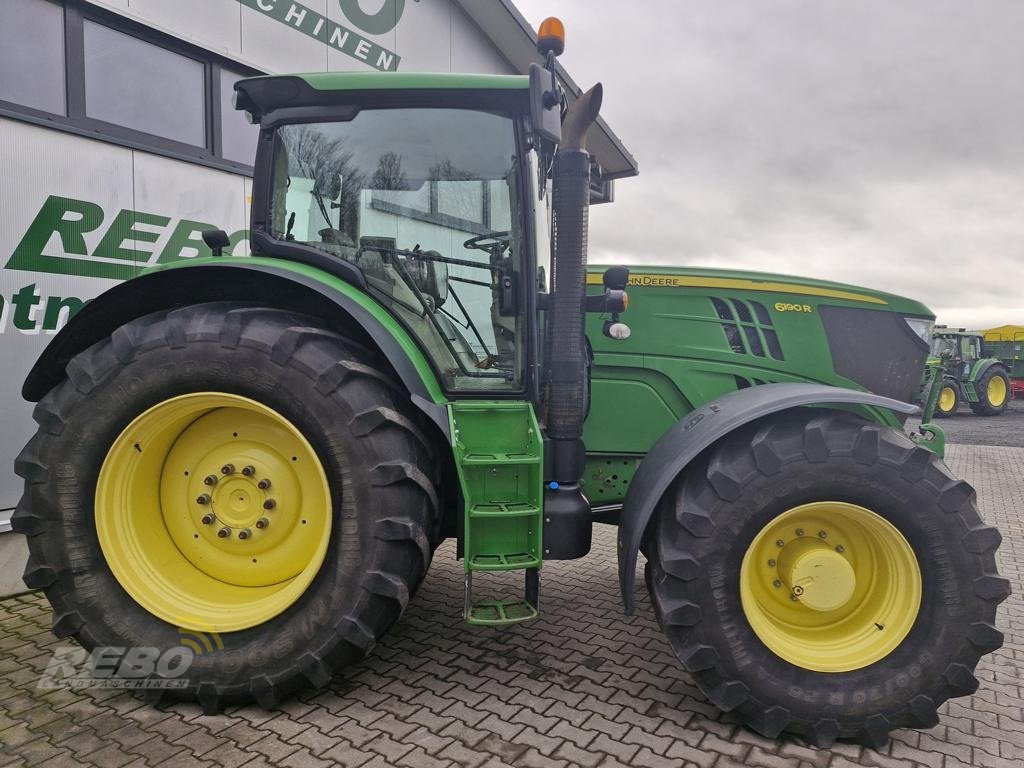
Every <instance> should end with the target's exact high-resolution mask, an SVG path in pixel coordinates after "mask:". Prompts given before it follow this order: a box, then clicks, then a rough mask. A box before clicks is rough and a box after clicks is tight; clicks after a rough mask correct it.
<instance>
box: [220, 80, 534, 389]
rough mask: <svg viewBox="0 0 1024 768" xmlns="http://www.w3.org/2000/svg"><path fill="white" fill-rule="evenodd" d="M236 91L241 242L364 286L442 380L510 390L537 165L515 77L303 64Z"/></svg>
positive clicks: (523, 347)
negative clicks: (256, 141) (243, 138)
mask: <svg viewBox="0 0 1024 768" xmlns="http://www.w3.org/2000/svg"><path fill="white" fill-rule="evenodd" d="M398 80H400V81H401V82H397V81H398ZM378 81H379V82H378ZM286 86H287V87H286ZM385 86H386V87H387V89H385ZM371 89H372V90H371ZM237 93H238V99H237V100H238V102H239V104H240V105H242V106H245V107H246V108H247V109H248V110H250V114H252V115H253V117H254V119H259V120H261V123H262V127H263V134H262V139H261V141H260V149H259V153H258V158H257V165H258V166H259V169H260V171H265V172H263V173H260V172H258V173H257V174H256V183H255V186H254V191H253V211H252V225H253V230H254V245H255V246H256V252H257V253H263V254H266V255H269V256H278V257H280V256H285V257H287V258H290V259H293V260H298V261H306V262H307V263H310V264H312V265H316V266H327V267H329V268H330V270H331V271H333V272H335V273H336V274H338V275H339V276H341V277H342V278H343V279H345V280H346V281H348V282H351V283H354V284H355V285H358V286H359V287H361V288H363V289H365V291H366V292H367V294H369V295H370V296H371V297H372V298H373V299H374V300H375V301H377V302H378V303H379V304H380V305H381V306H383V307H384V308H385V309H387V311H388V312H390V313H391V314H392V315H393V317H394V319H396V320H397V321H398V322H399V323H401V324H402V325H403V326H404V327H405V328H406V329H407V330H408V331H409V332H410V334H411V335H412V336H413V337H414V338H415V340H416V341H417V343H418V344H419V345H420V346H421V348H422V349H423V350H424V351H425V352H426V354H427V357H428V359H429V361H430V364H431V366H432V367H433V369H434V372H435V374H436V375H437V377H438V379H439V381H440V382H441V383H442V386H443V387H444V389H445V390H446V391H448V392H451V393H470V392H476V393H491V394H493V395H495V396H498V397H501V396H508V395H513V394H516V395H520V396H521V395H522V393H523V392H524V390H526V389H527V387H528V386H529V385H530V384H532V383H533V382H531V380H530V379H529V378H528V370H529V366H528V362H529V361H530V360H532V359H535V356H536V348H535V346H534V345H533V344H532V343H531V342H532V336H531V332H530V328H529V323H528V320H527V318H529V317H532V316H533V315H534V314H535V313H534V311H533V309H534V307H533V303H534V297H533V296H532V295H531V294H532V293H533V292H532V291H531V290H525V288H526V287H530V288H532V287H533V283H534V280H533V275H534V274H535V272H536V262H537V245H538V244H537V243H536V242H535V236H534V233H533V231H532V230H533V216H534V212H533V210H532V207H533V202H534V201H535V200H537V184H538V179H537V173H536V171H535V169H537V168H539V167H540V164H541V162H540V159H539V144H540V142H539V140H538V139H537V138H536V137H535V136H534V135H533V134H532V133H531V130H530V124H529V120H528V114H529V93H530V90H529V79H528V78H526V77H514V76H512V77H500V76H473V75H403V76H401V77H400V78H396V76H394V75H391V74H382V75H360V76H358V77H353V76H352V75H345V74H339V75H332V74H314V75H305V76H296V77H293V78H286V79H284V80H282V78H256V79H253V80H247V81H243V82H241V83H240V84H239V85H238V91H237ZM531 168H533V169H534V172H533V173H531V171H530V169H531ZM542 247H543V248H545V249H546V248H547V243H546V242H545V243H544V244H543V246H542ZM533 389H534V390H535V389H536V387H535V385H534V386H533Z"/></svg>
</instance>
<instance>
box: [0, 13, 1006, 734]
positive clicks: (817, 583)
mask: <svg viewBox="0 0 1024 768" xmlns="http://www.w3.org/2000/svg"><path fill="white" fill-rule="evenodd" d="M555 26H556V25H552V24H548V25H547V26H546V27H545V29H549V30H550V29H552V28H554V27H555ZM561 46H562V43H561V40H560V38H559V37H558V35H556V34H544V35H542V36H541V38H540V50H541V52H542V53H543V54H544V55H545V56H546V57H547V61H548V66H547V67H542V66H539V65H534V66H532V67H531V69H530V73H529V76H487V75H427V74H397V73H372V74H336V73H321V74H307V75H295V76H273V77H257V78H252V79H248V80H243V81H241V82H240V83H238V84H237V85H236V87H235V90H236V94H237V95H236V100H237V106H238V107H239V108H240V109H243V110H245V111H247V112H248V113H249V115H250V116H251V118H252V120H253V121H254V122H257V123H258V124H259V125H260V128H261V133H260V138H259V150H258V156H257V160H256V171H255V179H254V184H253V192H252V211H251V250H252V254H253V255H252V256H251V257H245V258H233V257H224V256H218V255H215V256H213V257H212V258H205V259H196V260H193V261H191V262H188V263H179V264H174V265H168V266H165V267H162V268H156V269H153V270H151V271H150V272H148V273H147V274H144V275H142V276H140V277H138V278H136V279H133V280H130V281H128V282H127V283H123V284H121V285H119V286H117V287H114V288H112V289H111V290H110V291H108V292H107V293H105V294H104V295H102V296H100V297H99V298H97V299H95V300H94V301H92V302H91V303H89V304H88V305H87V306H86V307H85V309H83V310H82V311H81V312H80V313H79V314H78V315H77V316H76V317H75V318H74V320H73V321H72V322H70V323H69V324H68V325H67V327H66V328H65V329H64V330H63V331H62V332H61V333H60V334H59V335H57V336H56V338H55V339H54V340H53V341H52V342H51V344H50V345H49V346H48V348H47V349H46V351H45V353H44V354H43V356H42V357H41V359H40V360H39V361H38V362H37V364H36V365H35V367H34V368H33V370H32V371H31V373H30V375H29V377H28V379H27V381H26V382H25V385H24V395H25V397H26V398H27V399H28V400H30V401H34V402H36V403H37V405H36V408H35V419H36V421H37V422H38V425H39V428H38V432H37V434H36V435H35V436H34V437H33V438H32V439H31V441H30V442H29V443H28V445H27V446H26V447H25V449H24V451H23V452H22V453H21V455H20V457H19V458H18V461H17V470H18V472H19V473H20V474H21V476H22V477H24V478H25V493H24V497H23V498H22V500H21V502H20V504H19V506H18V509H17V513H16V516H15V518H14V524H15V526H16V530H18V531H20V532H22V533H24V534H26V535H27V536H28V542H29V548H30V552H31V557H30V561H29V564H28V566H27V570H26V572H25V581H26V583H27V584H28V585H29V586H30V587H33V588H39V589H43V590H45V592H46V595H47V597H48V598H49V600H50V602H51V603H52V605H53V612H54V613H53V630H54V632H55V633H56V634H57V635H59V636H61V637H67V636H71V637H74V638H75V639H76V640H77V641H78V642H79V643H81V644H82V645H83V646H84V647H85V648H87V649H93V648H97V647H107V646H109V647H116V648H125V647H130V646H147V647H155V648H158V649H166V648H171V647H175V646H179V645H180V644H181V634H180V633H182V632H199V633H216V634H217V635H218V641H217V643H216V644H214V647H213V649H212V652H209V653H202V654H198V655H196V656H195V658H194V660H193V662H192V665H191V667H190V668H189V669H188V671H187V675H186V676H185V677H184V678H183V679H181V680H177V679H176V682H178V683H183V685H184V687H181V688H175V689H173V690H169V691H168V692H167V695H171V696H178V697H181V696H184V697H186V698H191V699H194V700H196V701H198V702H199V703H200V704H201V705H202V708H203V710H204V711H206V712H215V711H217V710H218V709H219V708H221V707H222V706H224V705H226V704H229V703H234V702H246V701H250V700H255V701H256V702H258V703H259V704H261V705H264V706H267V707H271V706H274V705H275V704H277V703H278V702H280V701H282V699H285V698H286V697H288V696H290V695H292V694H293V693H294V692H296V691H298V690H300V689H302V688H306V687H316V686H324V685H327V684H328V683H329V682H330V680H331V677H332V674H333V673H334V672H336V671H337V670H340V669H342V668H344V667H346V666H348V665H351V664H353V663H355V662H356V661H358V660H359V659H360V658H362V657H363V656H364V655H365V654H366V653H368V652H370V650H371V648H372V647H373V645H374V643H375V642H376V641H377V640H378V639H379V638H380V637H381V636H382V635H383V634H384V633H385V632H387V631H388V628H389V627H391V626H392V625H393V624H394V623H395V622H396V621H397V620H398V619H399V617H400V616H401V615H402V611H403V609H404V608H405V607H406V604H407V603H408V602H409V600H411V599H413V598H414V595H415V594H416V590H417V588H418V587H419V586H420V584H421V583H422V581H423V578H424V576H425V575H426V573H427V569H428V567H429V566H430V562H431V558H432V556H433V554H434V551H435V549H436V547H437V546H438V544H439V543H440V542H441V541H442V540H444V539H445V538H448V537H453V538H455V539H456V540H457V550H456V551H457V555H458V557H460V558H461V559H462V562H463V564H464V571H465V607H464V619H465V621H467V622H469V623H470V624H475V625H484V626H492V627H494V626H497V627H501V626H505V625H512V624H515V623H517V622H521V621H527V620H529V619H532V618H534V617H535V616H536V615H537V614H538V611H539V610H540V609H541V606H542V604H543V603H542V600H541V598H540V596H541V579H540V575H541V572H542V570H543V566H544V564H545V562H547V561H550V560H567V559H574V558H580V557H584V556H585V555H587V553H588V551H589V550H590V546H591V530H592V526H593V524H594V522H595V521H601V522H610V523H615V524H617V525H618V526H619V528H618V530H619V534H618V539H619V541H618V559H619V579H620V582H621V588H622V599H623V602H624V605H625V609H626V611H627V612H631V611H633V610H635V608H636V603H637V597H638V585H637V584H636V583H635V582H636V572H637V563H638V558H639V555H640V554H641V553H642V554H643V557H644V559H645V566H644V574H645V579H646V586H647V591H648V593H649V595H650V603H651V605H652V606H653V610H654V612H655V614H656V615H657V618H658V620H659V621H660V623H661V626H662V627H663V629H664V631H665V634H666V636H667V637H668V640H669V642H670V644H671V646H672V648H673V649H674V651H675V654H676V656H678V659H679V663H680V671H679V674H680V675H683V674H684V671H683V670H685V671H686V672H688V673H689V674H690V675H692V677H693V679H695V680H696V682H697V684H698V685H700V687H701V688H702V690H703V691H704V692H705V693H706V695H707V696H708V698H709V699H710V700H711V701H712V702H714V704H715V705H717V706H718V707H720V708H722V709H723V710H727V711H731V712H734V713H735V714H736V716H737V717H739V718H741V719H742V720H743V721H744V722H745V723H747V724H748V725H749V726H750V727H751V728H753V729H755V730H756V731H758V732H759V733H762V734H764V735H766V736H769V737H775V736H778V735H779V734H781V733H783V732H790V733H794V734H798V735H800V736H803V737H804V738H806V739H808V740H809V741H811V742H813V743H815V744H818V745H828V744H831V743H832V742H833V741H835V740H836V739H853V740H856V741H859V742H863V743H865V744H870V745H873V746H876V747H877V746H880V745H882V744H884V743H885V742H886V740H887V738H888V734H889V731H890V730H891V729H893V728H903V727H924V728H927V727H930V726H933V725H935V723H936V722H937V720H938V715H937V709H938V707H939V706H940V705H941V704H942V703H943V702H944V701H945V700H946V699H948V698H950V697H953V696H963V695H966V694H970V693H972V692H973V691H974V690H975V689H976V688H977V686H978V680H977V679H976V678H975V676H974V674H973V670H974V668H975V666H976V664H977V663H978V660H979V658H980V657H981V656H982V655H983V654H986V653H990V652H992V651H994V650H995V649H997V648H999V647H1000V645H1001V643H1002V640H1003V637H1002V635H1001V634H1000V632H999V631H998V630H997V629H996V607H997V605H998V603H999V602H1000V601H1001V600H1003V599H1004V598H1005V597H1006V596H1007V594H1008V593H1009V586H1008V582H1007V581H1006V580H1005V579H1003V578H1000V577H999V576H998V575H997V573H996V564H995V559H994V553H995V551H996V548H997V547H998V545H999V543H1000V535H999V533H998V531H997V530H996V529H994V528H992V527H990V526H987V525H986V524H985V523H984V522H983V521H982V519H981V517H980V516H979V514H978V509H977V505H976V499H975V493H974V491H973V489H972V488H971V486H970V485H968V484H967V483H966V482H963V481H961V480H958V479H957V478H955V477H954V476H953V475H952V474H951V473H950V471H949V469H948V468H947V467H946V466H945V464H944V463H943V462H942V460H941V458H940V457H939V456H938V455H936V453H934V452H933V451H932V450H930V449H929V447H928V445H927V444H918V443H916V442H914V441H913V440H911V439H909V438H908V437H907V436H906V435H904V433H903V431H902V423H903V420H904V419H905V418H906V417H907V415H909V414H911V413H913V412H915V410H916V408H915V407H914V406H912V405H910V404H909V403H908V401H909V400H910V399H911V397H912V395H913V394H914V391H915V388H916V387H917V384H918V381H919V378H920V375H921V370H922V367H923V365H924V362H925V358H926V357H927V355H928V343H927V340H928V338H929V334H930V330H931V325H932V321H933V316H932V313H931V312H930V311H929V310H928V309H927V308H926V307H924V306H923V305H921V304H919V303H917V302H915V301H911V300H909V299H904V298H901V297H899V296H893V295H891V294H887V293H881V292H878V291H871V290H866V289H861V288H855V287H851V286H847V285H840V284H836V283H829V282H824V281H816V280H803V279H798V278H792V277H783V276H777V275H761V274H753V273H742V272H729V271H716V270H702V269H683V268H671V269H669V268H654V267H651V268H641V269H633V270H628V269H626V268H624V267H615V266H613V267H609V268H594V267H588V266H587V262H586V253H587V222H588V204H589V195H590V187H591V181H592V178H593V177H594V175H595V174H598V173H599V172H600V170H599V168H597V167H596V166H595V158H593V157H591V155H590V154H589V153H588V151H587V144H586V137H587V131H588V128H589V127H590V126H591V124H592V123H593V122H594V120H595V119H596V118H597V115H598V109H599V107H600V103H601V95H602V92H601V87H600V85H598V86H595V87H594V88H592V89H590V90H589V91H587V92H586V93H585V94H582V95H580V96H578V97H575V98H571V96H572V95H571V94H563V93H562V92H561V90H560V88H559V86H558V85H557V83H556V80H555V77H554V73H553V72H554V69H553V59H554V56H555V54H557V53H560V50H561ZM568 102H571V103H570V104H569V105H568V106H567V108H565V109H564V114H563V108H564V107H565V104H566V103H568ZM637 226H644V222H637ZM205 237H206V240H207V243H208V244H209V245H210V246H211V247H212V248H213V249H214V250H215V251H217V249H219V248H222V247H224V246H225V245H226V242H227V238H226V236H225V235H224V234H223V233H222V232H209V233H207V234H206V236H205ZM627 294H628V296H627ZM630 299H631V300H630ZM627 304H628V311H627ZM481 572H488V573H491V574H492V576H491V578H489V579H488V583H489V584H490V583H491V582H492V580H493V579H498V581H499V582H501V578H502V577H501V575H500V574H499V575H498V576H494V575H493V573H494V572H511V573H508V574H505V576H504V578H505V579H506V580H507V579H514V582H512V585H511V586H509V585H508V583H507V582H505V588H506V589H508V590H509V592H508V593H506V594H504V595H502V594H493V593H488V591H487V590H483V589H481V584H480V580H479V579H478V580H477V583H476V584H474V577H475V576H479V574H480V573H481ZM496 588H497V587H493V586H492V587H491V589H496ZM546 588H547V589H553V590H558V588H559V586H558V583H557V581H555V582H554V583H550V584H547V585H546ZM644 610H646V607H645V608H644ZM220 646H223V647H222V648H221V647H220ZM166 674H169V673H166V671H162V670H161V669H160V667H159V665H157V669H156V671H155V672H154V673H153V675H154V681H153V682H154V685H153V687H154V688H155V687H156V684H157V683H159V682H160V679H161V675H166ZM158 696H159V692H157V693H155V694H153V697H154V698H156V697H158Z"/></svg>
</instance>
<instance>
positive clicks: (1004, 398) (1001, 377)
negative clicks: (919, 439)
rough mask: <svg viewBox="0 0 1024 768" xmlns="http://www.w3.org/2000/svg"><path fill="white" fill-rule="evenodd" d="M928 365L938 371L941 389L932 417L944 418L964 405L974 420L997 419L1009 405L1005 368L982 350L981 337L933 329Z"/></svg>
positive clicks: (961, 330) (1008, 387) (969, 333)
mask: <svg viewBox="0 0 1024 768" xmlns="http://www.w3.org/2000/svg"><path fill="white" fill-rule="evenodd" d="M931 352H932V362H933V363H935V364H938V365H940V366H941V368H942V387H941V389H940V391H939V397H938V401H937V402H936V406H935V414H934V415H935V416H936V417H939V418H945V417H948V416H952V415H953V414H955V413H956V411H957V408H959V406H960V403H961V402H966V403H967V404H968V405H969V406H970V408H971V410H972V411H973V412H974V413H975V415H977V416H998V415H999V414H1001V413H1002V412H1003V411H1005V410H1006V406H1007V404H1008V403H1009V402H1010V397H1011V389H1010V376H1009V371H1008V369H1007V367H1006V364H1005V363H1004V362H1003V361H1002V360H1001V359H999V358H998V357H995V356H993V355H991V354H990V353H989V352H988V351H987V350H986V349H985V347H984V342H983V339H982V335H981V334H980V333H974V332H970V331H966V330H965V329H963V328H960V329H953V328H947V327H946V326H944V325H940V326H936V328H935V330H934V331H933V333H932V350H931Z"/></svg>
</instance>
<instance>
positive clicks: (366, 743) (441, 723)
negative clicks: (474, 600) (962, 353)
mask: <svg viewBox="0 0 1024 768" xmlns="http://www.w3.org/2000/svg"><path fill="white" fill-rule="evenodd" d="M949 462H950V464H951V465H952V468H953V470H954V471H955V472H956V473H958V474H959V475H960V476H962V477H964V478H966V479H967V480H969V481H971V482H972V483H974V484H975V485H976V487H977V488H978V492H979V497H980V499H981V506H982V512H983V514H984V515H985V517H986V518H987V519H988V520H989V521H992V522H995V523H996V524H997V525H999V527H1000V528H1001V529H1002V531H1003V534H1004V537H1005V541H1004V544H1003V547H1002V550H1001V552H1000V560H1001V570H1002V573H1003V574H1004V575H1006V576H1008V577H1009V578H1010V580H1011V582H1012V584H1013V588H1014V595H1013V596H1012V597H1011V598H1010V599H1009V600H1008V601H1007V602H1005V603H1004V604H1003V607H1002V610H1001V613H1000V621H999V623H1000V628H1001V629H1002V630H1003V631H1004V632H1005V633H1006V636H1007V637H1006V645H1005V646H1004V647H1003V648H1002V649H1001V650H1000V651H998V652H997V653H996V654H993V655H992V656H989V657H987V658H986V659H985V660H983V661H982V663H981V666H980V667H979V671H978V677H979V678H980V679H981V681H982V687H981V689H980V690H979V691H978V692H977V694H975V695H974V696H972V697H970V698H966V699H957V700H955V701H953V702H950V703H948V704H947V705H946V706H945V707H943V710H942V721H941V723H940V724H939V725H938V726H937V727H935V728H932V729H931V730H928V731H898V732H896V733H894V734H893V740H892V742H891V743H890V745H889V746H888V747H886V748H885V749H884V750H883V751H881V752H876V751H873V750H869V749H863V748H861V747H857V746H851V745H842V744H840V745H837V746H835V747H834V748H832V749H830V750H816V749H812V748H809V747H807V746H805V745H803V744H802V743H799V742H797V741H794V740H789V739H781V740H778V741H770V740H767V739H763V738H761V737H759V736H756V735H755V734H753V733H751V732H749V731H746V730H744V729H742V728H740V727H739V726H738V725H737V724H736V723H735V722H734V721H733V720H731V719H730V718H729V716H727V715H721V714H719V713H718V712H717V711H716V710H715V709H714V707H712V706H711V705H710V704H708V702H707V701H705V699H704V698H703V696H701V694H700V692H699V691H698V690H697V689H696V688H695V687H694V685H693V683H692V682H691V680H690V679H689V678H688V676H687V675H686V674H685V673H684V672H682V671H680V669H679V666H678V664H677V663H676V660H675V658H674V657H673V656H672V654H671V652H670V651H669V648H668V645H667V644H666V642H665V640H664V639H663V638H662V635H661V632H660V631H659V630H658V628H657V626H656V624H655V621H654V618H653V616H652V614H651V610H650V605H649V603H648V602H647V597H646V593H644V592H643V587H642V586H641V587H639V590H640V591H641V594H640V606H639V608H638V610H637V614H636V615H635V616H633V617H631V618H625V617H623V616H622V614H621V609H620V601H619V595H618V589H617V578H616V565H615V557H614V554H615V541H614V530H613V529H611V528H609V527H606V526H598V531H597V534H596V537H595V547H594V552H593V553H592V554H591V556H590V557H589V558H588V559H586V560H583V561H577V562H567V563H551V564H549V565H547V566H545V568H544V584H543V591H542V601H543V605H542V608H543V610H542V618H540V619H538V620H537V621H535V622H533V623H531V624H527V625H521V626H517V627H514V628H512V629H508V630H505V631H495V630H490V629H481V628H474V627H469V626H466V625H464V624H462V623H461V622H460V621H459V614H460V606H461V600H462V591H461V569H460V567H459V565H458V564H457V563H456V561H455V560H454V559H453V557H452V555H453V549H452V546H451V544H450V543H449V544H446V545H445V546H444V547H443V548H442V549H441V550H440V551H439V552H438V555H437V558H436V559H435V561H434V566H433V568H432V570H431V572H430V576H429V578H428V580H427V582H426V584H425V585H424V586H423V588H422V589H421V591H420V593H419V595H418V596H417V597H416V599H415V600H414V601H413V603H412V604H411V605H410V607H409V609H408V610H407V612H406V614H405V616H404V617H403V618H402V620H401V622H400V623H399V625H398V626H397V627H396V628H395V630H393V631H392V633H391V634H390V635H389V636H388V637H387V638H386V639H385V640H384V641H383V642H382V643H380V644H379V645H378V646H377V647H376V648H375V650H374V652H373V654H372V656H371V657H370V658H369V659H368V660H367V661H365V662H364V663H363V664H361V665H359V666H358V667H356V668H354V669H353V670H350V671H349V672H348V673H347V674H346V675H345V676H344V677H340V678H338V679H337V680H336V681H335V682H334V684H333V685H332V686H331V688H330V690H327V691H324V692H320V693H308V694H307V695H305V696H302V697H300V698H299V699H297V700H294V701H291V702H289V703H288V704H287V705H285V706H283V707H281V708H280V709H278V710H275V711H262V710H260V709H258V708H255V707H246V708H234V709H230V710H228V711H227V712H226V713H225V714H223V715H220V716H216V717H205V716H203V715H202V714H201V713H200V711H199V709H198V708H197V707H196V706H193V705H175V706H171V707H162V708H160V709H156V708H153V707H150V706H148V705H146V704H145V703H143V702H142V701H141V700H140V699H138V698H135V697H133V696H131V695H129V694H126V693H121V692H116V691H109V690H94V691H88V692H72V691H68V690H52V691H42V690H37V689H36V688H35V685H36V682H37V680H38V678H39V675H40V673H41V672H42V671H43V669H44V668H45V667H46V663H47V661H48V659H49V656H50V654H51V652H52V650H53V648H54V647H55V646H57V645H58V641H56V640H55V639H54V638H53V637H52V636H51V635H50V632H49V613H48V610H47V606H46V603H45V601H44V600H43V598H42V597H41V596H40V595H23V596H21V597H17V598H11V599H8V600H6V601H3V602H0V743H2V745H3V749H2V751H0V764H2V765H33V766H34V765H43V764H45V765H46V766H60V765H97V766H102V768H119V767H120V766H125V765H131V766H157V765H161V766H166V765H217V766H230V767H231V768H234V767H235V766H241V765H246V766H260V765H276V766H302V767H305V766H322V765H330V764H341V765H345V766H367V767H368V768H369V767H370V766H373V767H376V766H386V765H396V766H413V767H416V766H436V765H452V764H457V765H463V766H472V767H473V768H477V766H499V765H505V764H510V765H516V766H588V767H589V766H604V767H605V768H612V767H613V766H618V765H631V766H644V767H645V768H648V767H654V766H662V765H666V766H668V765H671V766H679V765H698V766H702V767H703V768H711V767H712V766H714V768H727V767H728V766H736V765H748V766H761V767H762V768H784V767H786V766H793V767H794V768H811V767H812V766H813V767H814V768H850V767H851V766H854V765H866V766H875V767H876V768H890V767H891V766H913V765H921V766H928V768H956V767H958V766H968V765H969V766H991V767H992V768H1020V766H1022V765H1024V717H1022V707H1024V604H1022V598H1021V595H1022V593H1024V578H1022V568H1024V567H1022V565H1021V563H1022V561H1024V524H1022V522H1021V518H1020V516H1019V502H1020V501H1021V500H1022V499H1024V449H1021V448H998V447H973V446H953V447H952V448H951V450H950V458H949ZM638 584H642V580H640V581H639V582H638Z"/></svg>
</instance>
